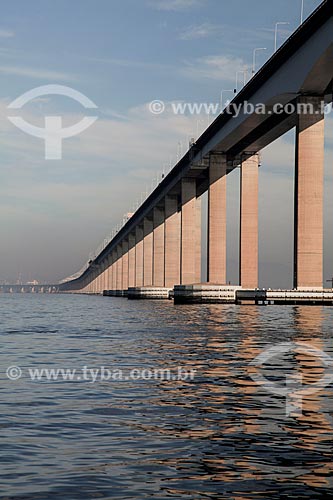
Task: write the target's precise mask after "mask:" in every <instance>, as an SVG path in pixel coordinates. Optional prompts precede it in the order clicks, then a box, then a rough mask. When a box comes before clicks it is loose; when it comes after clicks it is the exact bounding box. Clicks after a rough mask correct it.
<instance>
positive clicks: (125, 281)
mask: <svg viewBox="0 0 333 500" xmlns="http://www.w3.org/2000/svg"><path fill="white" fill-rule="evenodd" d="M122 251H123V256H122V264H123V266H122V272H123V279H122V290H127V289H128V240H124V241H123V243H122Z"/></svg>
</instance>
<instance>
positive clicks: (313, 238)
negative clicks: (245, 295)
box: [59, 0, 333, 298]
mask: <svg viewBox="0 0 333 500" xmlns="http://www.w3.org/2000/svg"><path fill="white" fill-rule="evenodd" d="M332 87H333V0H325V1H323V2H322V4H321V5H320V6H319V7H318V9H316V10H315V11H314V12H313V14H312V15H311V16H310V17H309V18H308V19H307V20H306V21H305V22H304V23H303V24H302V25H301V26H300V27H299V28H298V29H297V30H296V31H295V32H294V33H293V34H292V35H291V36H290V38H289V39H288V40H287V41H286V42H285V43H284V45H283V46H282V47H281V48H280V49H279V50H277V51H276V52H275V53H274V54H273V56H272V57H271V58H270V59H269V60H268V62H267V63H266V64H265V65H264V66H263V67H262V68H261V70H260V71H258V73H256V74H255V75H254V76H253V77H252V79H251V80H250V81H249V82H248V83H247V84H246V85H245V87H244V88H243V89H242V90H241V91H240V92H239V93H238V94H237V95H236V96H235V98H234V100H233V101H232V102H231V103H230V105H229V106H228V107H227V108H226V109H225V110H224V111H223V112H222V113H221V114H220V115H219V116H218V117H217V118H216V119H215V121H214V122H213V123H212V124H211V125H210V126H209V127H208V128H207V129H206V130H205V131H204V133H203V134H202V135H201V137H200V138H199V139H198V140H197V141H196V142H195V143H194V144H193V145H192V146H191V147H190V149H189V151H188V152H187V153H186V154H185V155H184V156H183V158H182V159H181V160H180V161H179V162H178V163H177V164H176V165H175V167H174V168H173V169H172V170H171V171H170V172H169V174H168V175H167V176H166V177H165V178H164V179H163V180H162V181H161V183H160V184H159V185H158V186H157V188H156V189H155V190H154V191H153V192H152V194H151V195H150V196H149V197H148V198H147V199H146V200H145V201H144V203H143V204H142V205H141V206H140V207H139V208H138V210H137V211H136V212H135V213H134V214H133V215H132V217H131V218H130V219H129V220H128V221H127V222H126V224H125V225H124V226H123V227H122V228H121V229H120V231H119V232H118V233H117V234H116V236H114V238H113V239H112V241H110V243H109V244H108V245H107V246H106V248H104V249H103V250H102V251H101V252H100V253H99V255H98V256H97V257H95V258H94V259H93V260H92V261H91V262H90V263H89V266H88V267H87V268H86V269H85V270H84V272H82V274H81V275H80V276H78V277H77V278H75V279H72V280H70V281H67V282H66V283H62V284H60V286H59V287H60V291H63V292H73V293H102V292H103V291H107V292H105V293H106V294H109V295H124V294H129V296H130V297H132V298H135V297H138V298H139V297H143V296H145V295H147V296H150V297H154V296H156V297H158V296H159V297H163V296H168V294H169V291H170V290H174V293H175V296H178V297H181V296H182V295H186V296H187V297H188V296H189V295H191V294H192V295H193V294H194V292H193V290H194V288H197V285H199V289H200V290H201V292H202V290H205V286H206V290H208V289H209V287H210V289H212V286H213V285H214V286H215V288H214V286H213V289H214V290H215V292H216V290H217V292H218V293H219V294H220V295H221V293H222V295H223V293H224V295H225V297H227V296H229V295H231V296H234V295H235V293H236V292H237V290H238V289H239V288H241V289H242V290H248V291H251V290H252V291H255V290H257V289H258V176H259V154H260V151H261V149H263V148H264V147H265V146H267V145H269V144H271V143H272V142H273V141H275V140H276V139H278V138H279V137H280V136H282V135H283V134H285V133H286V132H288V131H289V130H291V129H292V128H295V127H296V144H295V193H294V213H293V214H291V215H292V216H293V218H294V259H293V260H294V276H293V282H294V291H299V292H300V293H302V294H303V295H304V294H305V295H306V293H307V292H309V293H313V292H316V293H317V292H318V293H321V291H322V289H323V184H324V180H323V179H324V175H323V169H324V122H325V111H324V109H325V108H324V104H326V105H327V104H330V103H331V102H332V91H333V88H332ZM249 106H252V109H255V110H259V108H260V109H261V111H262V112H260V113H259V112H252V113H248V111H247V109H248V107H249ZM263 109H264V111H263ZM236 110H240V112H236ZM235 168H240V178H241V180H240V183H241V189H240V234H239V249H240V252H239V283H238V284H237V286H235V287H228V286H227V285H226V220H227V214H226V192H227V178H228V174H229V173H230V172H232V171H233V170H234V169H235ZM206 191H207V192H208V218H207V219H208V220H207V228H208V229H207V231H208V236H207V281H208V283H207V284H201V257H202V256H201V253H202V248H201V196H202V194H203V193H205V192H206ZM193 285H195V287H194V288H193ZM216 286H217V288H216ZM191 287H192V288H191ZM207 287H208V288H207ZM191 290H192V292H191ZM235 290H236V292H235ZM201 295H202V294H201ZM208 295H209V294H208Z"/></svg>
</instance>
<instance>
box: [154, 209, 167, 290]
mask: <svg viewBox="0 0 333 500" xmlns="http://www.w3.org/2000/svg"><path fill="white" fill-rule="evenodd" d="M153 227H154V229H153V286H158V287H164V283H165V281H164V254H165V252H164V209H163V208H159V207H155V208H154V210H153Z"/></svg>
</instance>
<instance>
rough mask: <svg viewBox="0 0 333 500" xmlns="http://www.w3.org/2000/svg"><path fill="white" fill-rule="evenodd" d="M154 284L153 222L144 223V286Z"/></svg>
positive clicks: (146, 221) (146, 219)
mask: <svg viewBox="0 0 333 500" xmlns="http://www.w3.org/2000/svg"><path fill="white" fill-rule="evenodd" d="M152 284H153V220H152V219H149V218H147V217H145V218H144V221H143V286H152Z"/></svg>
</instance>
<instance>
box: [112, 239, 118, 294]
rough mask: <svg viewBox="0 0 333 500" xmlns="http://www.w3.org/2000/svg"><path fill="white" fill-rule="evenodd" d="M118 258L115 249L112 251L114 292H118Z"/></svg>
mask: <svg viewBox="0 0 333 500" xmlns="http://www.w3.org/2000/svg"><path fill="white" fill-rule="evenodd" d="M117 258H118V253H117V250H116V249H114V250H113V251H112V261H113V264H112V290H117Z"/></svg>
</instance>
